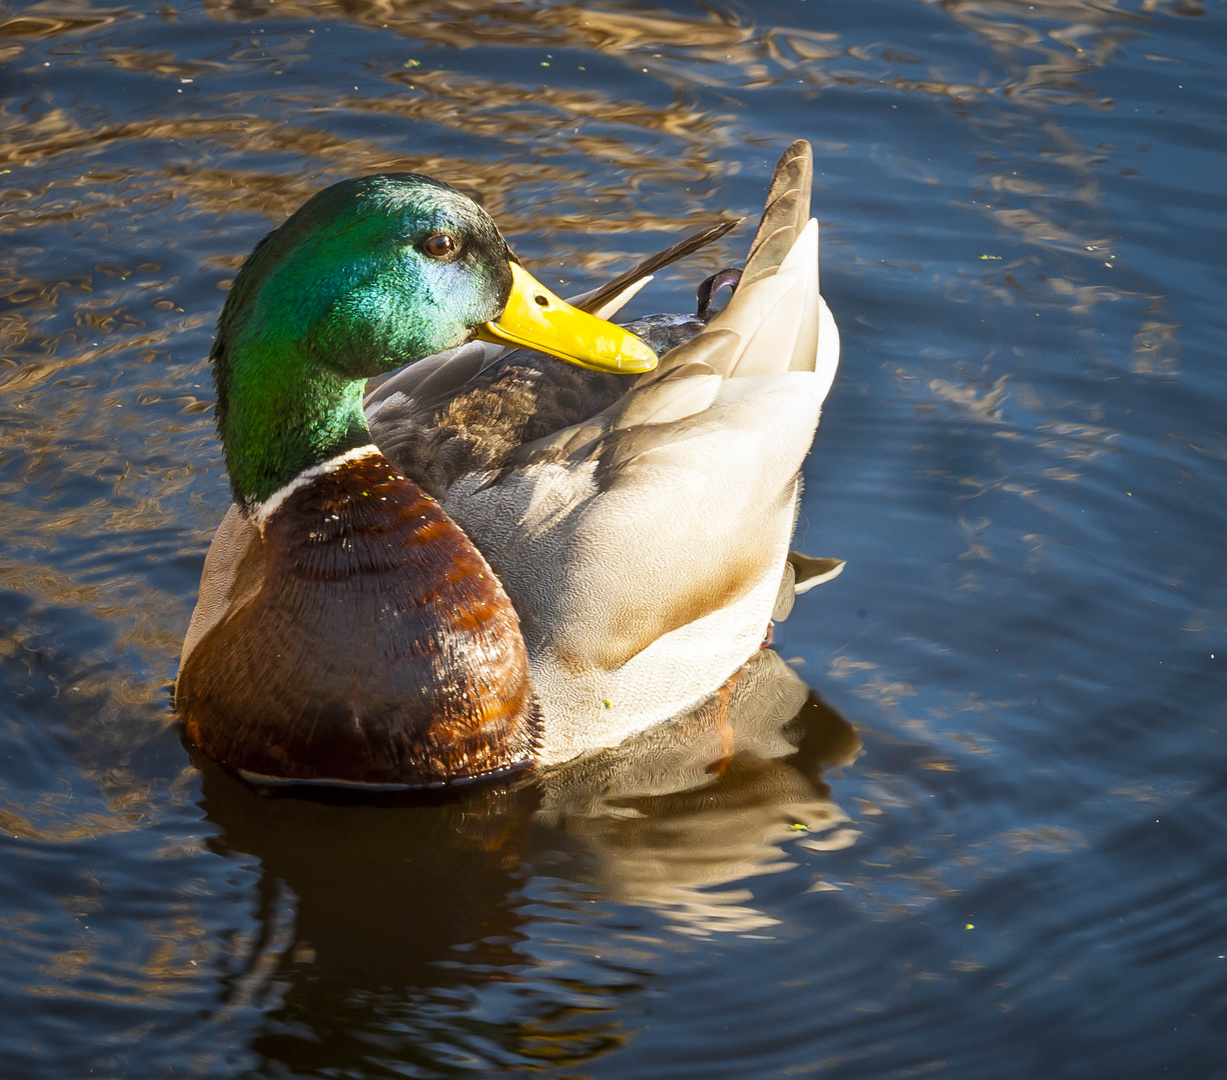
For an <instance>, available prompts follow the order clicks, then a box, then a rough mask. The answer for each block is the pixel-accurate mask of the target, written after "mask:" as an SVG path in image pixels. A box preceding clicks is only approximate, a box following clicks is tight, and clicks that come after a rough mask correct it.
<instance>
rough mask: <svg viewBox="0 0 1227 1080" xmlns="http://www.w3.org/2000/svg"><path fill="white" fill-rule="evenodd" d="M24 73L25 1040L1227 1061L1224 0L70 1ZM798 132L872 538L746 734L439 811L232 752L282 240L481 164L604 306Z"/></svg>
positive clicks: (815, 607)
mask: <svg viewBox="0 0 1227 1080" xmlns="http://www.w3.org/2000/svg"><path fill="white" fill-rule="evenodd" d="M0 58H2V61H3V65H4V66H3V76H2V79H3V81H2V83H0V98H2V101H0V126H2V137H0V236H2V240H0V286H2V287H0V349H2V351H0V492H2V498H3V512H2V513H0V717H2V719H3V723H2V724H0V833H2V837H0V839H2V842H3V848H2V852H0V948H2V950H3V951H2V956H3V962H2V964H0V1018H2V1019H0V1074H3V1075H4V1076H12V1077H21V1078H43V1077H47V1078H52V1077H54V1078H57V1080H60V1078H63V1080H81V1078H84V1077H87V1076H88V1077H96V1078H120V1077H122V1078H144V1077H150V1078H152V1077H166V1076H203V1077H223V1076H226V1077H228V1076H238V1075H244V1076H247V1075H250V1076H267V1077H298V1076H304V1077H306V1076H310V1077H317V1076H318V1077H325V1076H326V1077H441V1076H453V1075H470V1074H472V1075H481V1076H493V1075H520V1074H524V1075H528V1074H533V1075H545V1076H551V1077H559V1078H563V1077H567V1078H580V1077H592V1078H598V1077H602V1078H623V1077H635V1078H649V1077H670V1078H677V1077H688V1078H696V1080H698V1078H702V1080H707V1078H714V1077H737V1078H744V1077H793V1076H817V1077H825V1078H852V1077H873V1078H876V1077H915V1076H930V1075H932V1076H941V1077H951V1078H954V1077H957V1078H961V1080H962V1078H965V1080H996V1078H1014V1077H1019V1078H1021V1077H1027V1078H1033V1077H1049V1078H1058V1080H1062V1078H1067V1077H1071V1078H1072V1077H1086V1078H1093V1080H1099V1078H1103V1077H1112V1078H1114V1080H1120V1078H1151V1077H1158V1076H1171V1077H1178V1078H1192V1080H1201V1078H1209V1077H1217V1076H1225V1075H1227V959H1225V958H1224V957H1225V955H1227V844H1225V842H1224V829H1225V827H1227V786H1225V783H1224V758H1225V755H1224V734H1223V733H1224V730H1225V729H1227V692H1225V691H1227V685H1225V679H1224V674H1223V673H1224V672H1225V671H1227V640H1225V637H1227V635H1225V631H1227V588H1225V578H1227V575H1225V573H1224V569H1223V567H1224V554H1225V547H1227V503H1225V501H1224V487H1225V485H1224V460H1225V459H1227V430H1225V426H1224V421H1223V415H1224V400H1225V399H1227V392H1225V391H1224V384H1223V377H1222V374H1221V371H1222V367H1221V364H1222V361H1221V353H1222V349H1223V342H1224V341H1227V316H1224V307H1223V304H1222V295H1223V291H1224V286H1225V285H1227V274H1225V272H1224V263H1225V261H1227V259H1225V256H1224V252H1225V251H1227V227H1225V224H1224V223H1225V218H1224V213H1223V205H1224V204H1223V193H1224V191H1227V79H1225V78H1224V75H1223V72H1224V70H1225V69H1227V7H1225V6H1224V5H1223V4H1222V3H1221V2H1198V0H1176V2H1170V0H1129V2H1127V3H1125V2H1122V3H1115V2H1113V0H1035V2H1034V3H1024V2H1014V0H944V2H941V3H926V2H921V0H780V2H778V3H769V2H764V3H753V4H742V5H739V6H732V5H729V6H726V5H724V4H722V3H711V4H704V5H699V4H693V3H688V2H683V0H678V2H676V3H673V4H657V3H631V2H617V0H600V2H594V3H577V2H564V3H547V2H542V0H535V2H524V3H501V4H500V3H488V2H479V0H422V2H409V0H346V2H340V0H337V2H330V0H275V2H274V0H202V2H190V0H189V2H182V0H170V2H167V3H164V4H161V5H160V6H159V5H148V6H144V7H142V6H139V5H132V4H126V3H123V2H122V0H117V2H115V3H108V2H106V0H43V2H40V3H35V4H29V5H23V4H20V3H19V4H16V5H13V4H9V5H8V6H7V7H4V8H2V9H0ZM796 137H804V138H807V139H809V140H811V141H812V143H813V144H814V147H815V152H816V168H815V173H816V181H817V184H816V190H815V207H816V212H817V213H818V214H819V216H820V218H821V220H822V223H823V242H824V256H823V258H824V262H823V289H824V292H825V293H826V295H827V297H828V299H829V301H830V304H831V307H832V308H833V309H834V311H835V313H836V316H837V318H838V319H839V321H840V324H841V327H842V330H843V341H844V353H843V362H842V367H841V370H840V375H839V378H838V379H837V381H836V384H835V388H834V390H833V392H832V395H831V398H830V400H829V402H828V405H827V409H826V415H825V417H824V420H823V424H822V428H821V430H820V432H819V434H818V438H817V441H816V444H815V448H814V453H813V455H812V457H811V458H810V459H809V464H808V466H807V470H806V471H807V488H806V493H805V501H804V507H803V513H802V517H801V521H800V523H799V526H798V538H797V546H798V547H800V548H801V549H803V550H805V551H809V552H811V553H813V554H815V555H822V556H829V555H833V556H840V557H844V558H847V559H848V560H849V563H848V567H847V570H846V571H845V573H844V574H843V576H842V577H840V578H839V579H838V580H837V581H835V582H833V583H832V584H829V585H824V586H822V587H821V588H820V589H818V590H817V591H816V592H814V593H811V594H810V595H809V596H807V597H805V598H803V599H802V600H801V601H800V602H799V603H798V606H797V609H796V610H795V612H794V614H793V616H792V618H791V619H790V620H789V621H788V622H787V623H785V624H783V625H782V626H781V627H779V628H778V634H777V642H776V649H777V652H778V656H776V655H775V654H773V653H763V654H762V655H761V657H760V658H759V660H758V661H757V662H756V663H755V664H754V665H752V667H751V668H750V669H749V671H748V672H747V673H746V676H745V677H744V678H743V680H742V681H741V682H740V683H739V684H738V685H737V686H735V687H734V690H733V692H732V693H733V701H732V704H733V705H737V706H738V708H739V709H740V712H739V713H738V722H737V724H736V725H735V731H734V732H732V733H730V732H729V730H728V725H727V723H726V719H727V717H726V716H725V715H724V714H723V713H721V712H720V708H717V707H716V706H713V707H712V708H710V709H708V710H706V711H704V712H701V713H700V714H698V715H697V716H695V717H692V718H691V719H689V720H688V721H687V722H686V723H685V724H684V725H683V727H682V729H681V730H680V731H677V732H674V733H672V735H671V736H670V737H665V736H653V737H649V738H647V739H641V740H639V741H638V743H636V744H635V745H632V746H630V747H627V748H624V749H622V750H621V751H619V752H616V753H610V754H606V755H602V756H600V757H598V758H596V759H594V760H592V761H589V762H585V763H583V764H582V765H581V766H580V767H578V768H574V769H571V770H568V771H564V772H563V773H561V774H559V775H556V776H553V777H546V778H544V779H543V780H542V781H541V782H539V783H537V784H535V785H531V786H529V787H526V788H523V789H520V790H516V791H491V792H485V793H483V794H480V795H477V796H474V797H472V798H471V799H469V800H467V801H462V802H459V803H451V804H445V805H438V806H425V807H423V806H403V805H402V806H397V805H382V806H375V805H343V804H336V803H327V802H309V801H304V800H298V799H293V798H270V797H268V796H266V795H263V794H261V793H258V792H254V791H252V790H250V789H248V788H246V787H244V786H242V785H241V784H239V783H238V782H237V781H235V780H234V779H232V778H231V777H229V776H227V775H225V774H223V773H221V772H220V771H219V770H217V769H215V768H213V767H211V766H210V765H209V763H208V762H206V761H199V760H194V759H193V757H192V755H191V754H190V753H189V751H188V750H187V749H186V748H185V746H184V745H183V744H182V743H181V741H180V738H179V735H178V732H177V731H176V729H175V728H174V727H173V726H172V725H170V724H169V723H168V721H169V719H170V711H169V694H168V687H169V683H170V680H171V679H172V678H173V676H174V672H175V665H176V662H177V654H178V647H179V642H180V640H181V638H182V635H183V632H184V629H185V628H186V626H187V620H188V616H189V613H190V610H191V606H192V604H193V601H194V597H195V590H196V584H197V579H198V576H199V573H200V568H201V563H202V560H203V558H204V553H205V550H206V547H207V545H208V542H209V538H210V536H211V533H212V530H213V528H214V526H215V524H216V523H217V521H218V520H219V519H220V517H221V515H222V513H223V512H224V510H225V507H226V505H227V500H228V493H227V489H226V484H225V477H224V473H223V470H222V464H221V455H220V450H219V447H218V444H217V442H216V440H215V437H214V434H213V427H212V386H211V382H210V378H209V372H208V368H207V364H206V362H205V356H206V354H207V352H208V349H209V344H210V340H211V333H212V326H213V323H214V320H215V319H216V316H217V313H218V310H219V307H220V305H221V303H222V300H223V296H224V291H225V289H226V288H227V287H228V285H229V283H230V279H231V278H232V277H233V275H234V273H235V270H236V268H237V267H238V265H239V263H240V262H241V260H242V258H243V256H244V255H245V253H246V252H247V251H249V250H250V248H251V247H252V246H253V245H254V244H255V242H256V241H257V240H258V239H259V238H260V237H261V236H262V235H263V234H264V233H265V232H266V231H267V230H268V229H269V228H270V227H272V226H273V225H275V224H276V223H277V222H279V221H280V220H281V219H282V218H283V217H284V216H285V215H286V214H287V213H288V212H289V211H290V210H292V209H293V208H294V207H295V206H296V205H297V204H298V203H299V202H300V201H302V200H303V199H304V198H305V197H306V196H307V195H308V194H309V193H311V192H313V191H315V190H317V189H319V188H320V187H321V186H323V185H326V184H328V183H330V182H332V181H335V180H337V179H340V178H341V177H344V176H347V175H351V174H354V173H360V172H364V171H374V170H385V169H404V170H414V171H420V172H428V173H432V174H434V175H436V176H439V177H441V178H443V179H446V180H448V181H450V182H452V183H454V184H456V185H458V186H460V187H461V188H463V189H464V190H466V191H469V192H471V193H473V194H474V195H476V196H477V197H478V198H480V199H481V200H482V202H483V203H484V204H485V205H486V206H487V207H488V208H489V209H490V210H491V211H492V213H494V215H495V216H496V217H497V219H498V220H499V222H500V223H501V225H502V226H503V228H504V230H505V232H506V233H507V235H508V236H509V237H510V238H511V239H512V241H513V243H514V244H515V245H516V247H517V250H518V251H519V252H520V254H521V255H522V257H523V258H524V259H525V260H526V262H528V263H529V265H530V266H531V267H532V268H533V269H534V270H535V271H537V272H539V275H540V276H541V277H542V278H543V279H544V280H546V281H547V283H549V284H551V285H555V286H556V287H557V289H558V291H560V292H564V293H566V292H572V291H579V290H581V289H583V288H586V287H589V286H590V285H592V284H595V283H598V282H599V281H601V280H602V279H604V278H606V277H608V276H611V275H612V274H614V273H617V272H618V271H620V270H622V269H624V268H625V267H626V266H628V265H629V264H630V263H631V262H633V261H634V259H635V258H636V257H638V256H640V255H642V254H644V253H647V252H649V251H652V250H655V249H657V248H659V247H663V246H665V245H666V244H668V243H670V242H671V241H672V240H673V239H675V238H676V237H677V236H678V235H679V234H680V233H682V232H684V231H686V230H689V229H693V228H697V227H698V226H700V225H705V224H709V223H711V222H714V221H716V220H719V219H721V218H723V217H727V216H732V215H748V216H752V215H754V214H755V213H756V212H757V210H758V209H759V208H760V206H761V199H762V196H763V193H764V190H765V184H766V180H767V177H768V175H769V172H770V166H771V163H772V162H773V161H774V158H775V157H776V155H777V154H778V152H779V151H780V150H781V149H782V148H783V147H784V146H785V145H787V143H788V142H790V141H791V140H792V139H793V138H796ZM748 228H749V226H748V225H747V226H745V227H743V229H742V230H740V231H738V232H735V233H733V234H732V235H731V236H730V237H728V238H726V239H725V240H724V241H722V242H721V244H720V245H718V248H717V250H715V251H713V252H710V253H708V254H705V255H704V256H702V257H699V258H696V259H695V260H692V261H691V262H690V263H683V264H680V265H679V266H677V267H676V268H674V269H672V270H670V271H669V272H667V273H666V274H665V275H664V278H663V280H658V282H657V283H656V285H655V286H653V289H652V290H651V293H650V295H648V294H645V296H644V297H643V298H641V299H640V300H637V301H636V305H637V312H638V313H642V312H645V311H652V310H690V309H691V308H692V303H693V299H692V295H693V294H692V290H693V288H694V285H695V284H696V283H697V282H698V281H699V280H700V279H701V278H702V277H703V276H704V275H706V274H707V273H710V272H711V271H712V270H713V269H715V268H717V267H719V266H722V265H727V264H728V263H730V262H734V261H736V260H737V259H738V258H739V257H740V253H741V252H742V251H743V249H744V245H745V243H746V241H747V237H748ZM633 313H634V312H633ZM784 660H787V661H788V663H787V664H785V663H784V662H783V661H784ZM798 676H800V678H802V679H804V680H805V682H806V683H808V685H809V686H811V687H812V688H813V693H812V694H811V695H810V697H809V698H808V699H807V697H806V689H805V686H804V685H803V684H802V683H801V681H800V679H799V678H798ZM738 695H740V697H739V696H738ZM739 701H740V702H741V704H740V705H738V702H739ZM728 704H729V703H728V702H725V703H724V705H721V706H720V707H721V708H723V707H724V706H725V705H728Z"/></svg>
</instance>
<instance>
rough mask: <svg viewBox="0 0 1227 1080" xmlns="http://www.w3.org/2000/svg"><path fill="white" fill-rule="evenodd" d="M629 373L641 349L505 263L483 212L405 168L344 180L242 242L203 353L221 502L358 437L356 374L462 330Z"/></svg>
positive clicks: (250, 499)
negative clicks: (224, 491) (220, 452)
mask: <svg viewBox="0 0 1227 1080" xmlns="http://www.w3.org/2000/svg"><path fill="white" fill-rule="evenodd" d="M474 337H477V338H482V339H484V340H487V341H492V342H498V343H502V344H506V345H514V346H518V347H528V348H533V349H537V350H539V351H542V352H547V353H550V354H551V355H553V356H557V357H559V358H561V359H563V360H568V361H571V362H572V363H576V364H580V365H581V366H584V367H592V368H596V369H598V370H604V371H614V372H622V373H626V374H634V373H638V372H643V371H649V370H651V369H652V368H653V367H655V365H656V355H655V353H653V351H652V350H651V349H650V348H649V347H648V346H647V345H645V344H644V343H643V342H641V341H639V340H638V339H637V338H635V337H634V336H633V335H631V334H629V333H627V332H626V331H625V330H623V329H622V328H621V327H618V326H615V325H613V324H612V323H608V322H606V321H604V320H603V319H598V318H595V317H594V316H592V315H589V314H587V313H586V312H583V311H580V310H578V309H576V308H574V307H572V306H571V305H569V304H567V303H566V302H565V301H563V300H560V299H559V298H558V297H557V296H555V295H554V294H553V293H551V292H550V291H549V290H548V289H546V288H545V287H544V286H543V285H541V284H540V283H539V282H537V281H536V280H534V279H533V277H532V276H531V275H530V274H529V273H528V272H527V271H526V270H525V269H524V268H523V267H522V266H521V265H520V263H519V261H518V260H517V259H516V257H515V256H514V255H513V254H512V252H511V249H510V248H509V247H508V245H507V242H506V240H504V239H503V237H502V235H501V234H500V233H499V231H498V227H497V226H496V225H495V224H494V222H493V220H492V219H491V218H490V216H489V215H488V214H487V213H486V212H485V211H484V210H482V209H481V207H479V206H478V205H477V204H476V203H474V202H473V201H472V200H471V199H469V198H467V197H465V196H464V195H462V194H461V193H460V192H459V191H456V190H455V189H454V188H451V187H449V186H448V185H447V184H444V183H441V182H440V181H437V180H432V179H430V178H428V177H424V176H417V175H414V174H412V173H390V174H384V175H379V176H367V177H361V178H358V179H354V180H346V181H343V182H341V183H339V184H335V185H333V186H332V187H330V188H327V189H326V190H324V191H322V192H320V193H319V194H318V195H316V196H315V197H314V198H312V199H310V200H309V201H308V202H306V203H305V204H304V205H303V206H302V207H301V208H300V209H299V210H298V211H297V212H296V213H294V214H293V215H292V216H291V217H290V218H289V219H288V220H287V221H286V222H285V223H284V224H283V225H282V226H281V227H280V228H278V229H276V230H275V231H273V232H272V233H270V234H269V235H268V236H267V237H265V238H264V240H262V241H261V242H260V244H259V245H258V246H257V247H256V249H255V251H253V252H252V254H251V256H250V257H249V258H248V260H247V262H246V263H245V264H244V266H243V268H242V270H241V271H240V272H239V274H238V276H237V278H236V279H235V283H234V286H233V288H232V289H231V291H230V294H229V296H228V297H227V299H226V304H225V307H224V308H223V310H222V315H221V319H220V322H219V324H218V334H217V339H216V342H215V344H214V348H213V354H212V358H213V360H214V377H215V380H216V383H217V398H218V401H217V423H218V430H219V433H220V434H221V438H222V443H223V445H224V447H225V451H226V462H227V466H228V467H229V471H230V478H231V485H232V487H233V490H234V495H235V499H236V501H238V502H239V504H240V505H241V506H243V507H245V508H248V509H249V508H250V507H251V506H252V505H253V504H254V503H256V502H259V501H262V500H263V499H266V498H267V497H268V496H269V495H270V494H272V493H273V492H274V491H276V490H277V489H278V488H280V487H282V486H284V485H285V484H286V483H288V482H289V481H290V480H292V479H293V478H294V477H295V476H296V475H298V474H299V473H300V472H301V471H302V470H303V469H304V468H308V467H310V466H311V465H313V464H316V463H318V462H320V461H323V460H326V459H327V458H329V457H333V456H335V455H336V454H339V453H343V452H345V451H346V450H349V449H353V448H355V447H358V446H362V445H364V444H366V443H369V442H370V434H369V432H368V431H367V429H366V423H365V421H364V420H363V417H362V394H363V388H364V382H365V380H366V379H368V378H371V377H372V376H374V375H378V374H381V373H383V372H386V371H391V370H394V369H395V368H398V367H401V366H403V365H404V364H407V363H411V362H413V361H415V360H420V359H422V358H423V357H426V356H430V355H432V354H434V353H437V352H442V351H443V350H444V349H449V348H452V347H453V346H456V345H460V344H462V343H463V342H465V341H468V340H471V339H472V338H474Z"/></svg>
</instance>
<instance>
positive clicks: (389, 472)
mask: <svg viewBox="0 0 1227 1080" xmlns="http://www.w3.org/2000/svg"><path fill="white" fill-rule="evenodd" d="M264 551H265V567H264V580H263V583H262V585H261V587H260V589H259V590H258V591H257V592H256V593H255V595H254V596H252V597H251V599H249V600H248V601H247V602H246V603H245V604H243V606H242V607H240V608H239V609H238V610H236V611H234V612H232V613H231V614H230V615H229V617H228V618H227V619H225V620H224V621H223V622H221V623H220V624H219V625H218V626H217V627H215V628H214V629H213V630H212V631H211V632H210V633H209V634H208V635H207V636H206V637H205V638H204V640H203V641H202V642H201V643H200V645H199V646H198V647H197V649H196V650H195V651H194V652H193V653H192V655H191V656H190V658H189V660H188V662H187V665H186V667H185V669H184V671H183V672H182V673H181V675H180V679H179V686H178V691H177V697H176V707H177V708H178V709H179V711H180V713H181V714H182V715H183V718H184V721H185V723H186V726H187V731H188V735H189V737H190V738H191V739H192V740H193V741H194V742H195V743H196V744H197V745H198V746H200V747H201V748H202V749H203V750H205V751H206V752H207V753H209V754H210V755H212V756H213V757H215V758H217V759H218V760H220V761H222V762H223V763H225V764H227V765H230V766H232V767H235V768H241V769H245V770H248V771H250V772H253V773H260V774H264V775H269V776H276V777H281V778H285V779H303V780H319V779H332V780H343V781H351V782H364V783H398V784H412V785H427V784H435V783H445V782H450V781H455V780H459V779H465V778H469V777H473V776H478V775H482V774H485V773H490V772H495V771H498V770H501V769H506V768H509V767H512V766H514V765H517V764H519V763H522V762H524V761H526V760H530V759H531V758H532V755H533V752H534V749H535V746H536V738H537V723H538V720H537V716H536V712H535V705H534V702H533V698H532V691H531V687H530V684H529V677H528V658H527V654H526V652H525V648H524V642H523V638H522V637H521V634H520V627H519V620H518V619H517V617H516V614H515V611H514V609H513V608H512V606H511V602H510V601H509V600H508V598H507V596H506V594H505V593H504V592H503V589H502V586H501V585H500V584H499V582H498V579H497V578H496V577H495V575H494V573H493V572H492V571H491V569H490V567H489V566H488V565H487V563H486V561H485V560H484V559H483V558H482V556H481V554H480V552H478V551H477V549H476V548H475V547H474V546H473V544H472V543H471V542H470V541H469V539H468V538H467V537H466V536H465V535H464V533H463V532H462V531H461V530H460V529H459V528H458V527H457V526H456V525H455V524H454V523H453V522H452V521H451V519H450V518H448V516H447V515H446V514H445V513H444V512H443V510H442V509H441V508H440V507H439V505H438V503H436V502H435V501H434V500H432V499H431V498H430V497H429V496H427V495H425V494H424V493H423V492H422V491H421V489H420V488H418V487H417V486H416V485H415V484H413V483H412V482H411V481H409V480H406V479H405V478H404V477H402V476H401V475H400V474H399V473H398V472H397V471H396V470H395V469H394V468H393V467H392V466H391V465H389V464H388V462H387V460H386V459H385V458H384V457H383V456H382V455H380V454H371V455H370V456H367V457H363V458H361V459H359V460H357V461H350V462H347V463H345V464H343V465H341V466H340V467H338V468H337V469H335V470H333V471H329V472H326V473H324V474H323V475H320V476H316V477H314V478H312V479H311V480H309V481H308V482H306V483H304V484H302V485H301V486H299V487H297V488H295V489H293V490H291V491H290V492H289V494H288V495H286V496H285V498H284V500H283V501H282V502H281V503H280V504H279V505H278V507H277V509H276V510H275V511H274V512H273V513H272V514H271V515H270V516H269V517H268V519H267V521H266V523H265V526H264Z"/></svg>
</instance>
